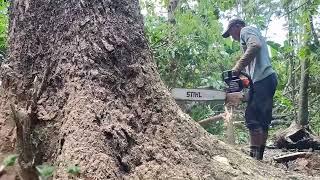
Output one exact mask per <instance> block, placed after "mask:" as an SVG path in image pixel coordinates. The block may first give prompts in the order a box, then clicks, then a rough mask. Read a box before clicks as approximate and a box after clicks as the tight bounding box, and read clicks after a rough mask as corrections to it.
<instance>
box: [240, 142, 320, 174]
mask: <svg viewBox="0 0 320 180" xmlns="http://www.w3.org/2000/svg"><path fill="white" fill-rule="evenodd" d="M237 148H238V149H239V150H241V151H243V152H249V147H248V146H245V147H244V146H241V147H240V146H239V147H237ZM297 152H307V153H308V155H307V156H305V157H300V158H295V159H294V160H290V161H284V162H276V161H275V158H277V157H280V156H284V155H290V154H293V153H297ZM263 162H264V163H266V164H270V165H272V166H274V167H277V168H280V169H283V170H285V171H286V174H287V176H288V177H289V179H305V178H302V177H301V178H299V177H296V176H294V177H291V178H290V176H291V174H292V173H295V174H301V175H303V176H307V177H309V179H315V180H317V179H319V180H320V151H319V150H315V151H312V150H311V149H310V150H308V149H306V150H288V149H274V148H267V149H266V151H265V154H264V159H263Z"/></svg>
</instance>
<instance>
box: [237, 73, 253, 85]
mask: <svg viewBox="0 0 320 180" xmlns="http://www.w3.org/2000/svg"><path fill="white" fill-rule="evenodd" d="M239 74H240V75H243V76H244V77H246V78H248V80H249V85H250V88H253V81H252V79H251V77H250V75H249V74H247V73H245V72H243V71H240V73H239Z"/></svg>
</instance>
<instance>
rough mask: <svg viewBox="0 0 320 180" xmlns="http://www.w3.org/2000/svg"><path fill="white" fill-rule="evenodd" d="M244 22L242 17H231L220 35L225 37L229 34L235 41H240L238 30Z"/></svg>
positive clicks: (243, 25)
mask: <svg viewBox="0 0 320 180" xmlns="http://www.w3.org/2000/svg"><path fill="white" fill-rule="evenodd" d="M245 26H246V23H245V22H244V21H243V20H242V19H238V18H237V19H232V20H230V21H229V23H228V26H227V29H226V30H225V31H224V33H223V34H222V37H224V38H227V37H229V36H231V37H232V39H234V40H236V41H240V31H241V29H242V28H243V27H245Z"/></svg>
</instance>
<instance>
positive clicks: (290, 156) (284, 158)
mask: <svg viewBox="0 0 320 180" xmlns="http://www.w3.org/2000/svg"><path fill="white" fill-rule="evenodd" d="M311 154H312V153H311V152H296V153H290V154H286V155H282V156H278V157H275V158H274V160H275V161H276V162H279V163H280V162H281V163H283V162H288V161H292V160H295V159H297V158H302V157H306V156H309V155H311Z"/></svg>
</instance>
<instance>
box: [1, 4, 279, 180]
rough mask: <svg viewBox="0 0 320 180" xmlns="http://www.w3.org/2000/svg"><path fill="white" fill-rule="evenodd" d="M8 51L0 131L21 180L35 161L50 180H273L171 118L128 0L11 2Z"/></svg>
mask: <svg viewBox="0 0 320 180" xmlns="http://www.w3.org/2000/svg"><path fill="white" fill-rule="evenodd" d="M9 44H10V45H9V56H8V59H7V61H6V62H5V63H4V64H3V65H2V69H1V73H2V81H3V83H2V88H1V92H2V93H1V99H0V102H1V111H0V112H1V116H0V117H1V121H0V122H3V123H1V126H0V127H10V126H4V124H8V123H10V122H13V121H12V119H13V120H14V122H15V123H16V125H17V128H16V130H17V131H16V132H17V135H18V137H17V151H18V153H20V157H19V162H20V166H21V169H22V171H21V172H22V177H23V178H24V179H32V177H34V176H35V174H34V166H35V165H39V164H44V163H49V164H53V165H54V166H55V167H56V172H55V175H54V178H55V179H67V174H66V171H65V169H66V167H67V166H69V165H75V164H77V165H79V166H80V167H81V176H82V177H87V178H88V179H126V178H130V179H170V178H171V179H172V178H175V179H231V178H240V179H264V178H266V179H270V178H274V179H283V176H284V172H283V171H280V170H278V169H274V168H272V167H269V166H267V165H265V164H263V163H261V162H258V161H254V160H252V159H250V158H248V157H247V156H245V155H244V154H241V153H240V152H238V151H235V150H233V149H232V148H231V147H229V146H228V145H225V144H224V143H222V142H220V141H218V140H216V139H214V138H213V136H211V135H209V134H208V133H206V132H205V130H203V129H202V128H201V127H200V125H198V124H197V123H196V122H194V121H192V120H191V119H190V118H189V117H188V116H186V115H185V114H184V113H182V112H181V110H180V109H179V108H178V107H177V105H176V104H175V103H174V101H173V99H172V98H171V97H170V96H169V92H168V91H167V89H165V87H164V85H163V83H162V82H161V80H160V77H159V74H158V73H157V71H156V67H155V65H154V62H153V60H152V58H151V54H150V51H149V48H148V45H147V43H146V40H145V39H144V32H143V22H142V16H141V15H140V9H139V6H138V0H133V1H132V0H122V1H110V0H99V1H98V0H91V1H83V0H79V1H63V0H55V1H51V0H30V1H29V0H28V1H27V0H25V1H24V0H13V1H12V6H11V15H10V38H9ZM10 105H11V106H10ZM10 107H11V108H10ZM11 127H12V126H11ZM5 129H6V128H1V129H0V131H1V132H2V131H5ZM9 129H10V128H9ZM6 132H7V131H6ZM11 134H13V133H11ZM7 137H10V133H9V134H7ZM7 137H0V138H1V143H3V142H8V141H7V140H6V139H5V138H7Z"/></svg>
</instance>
